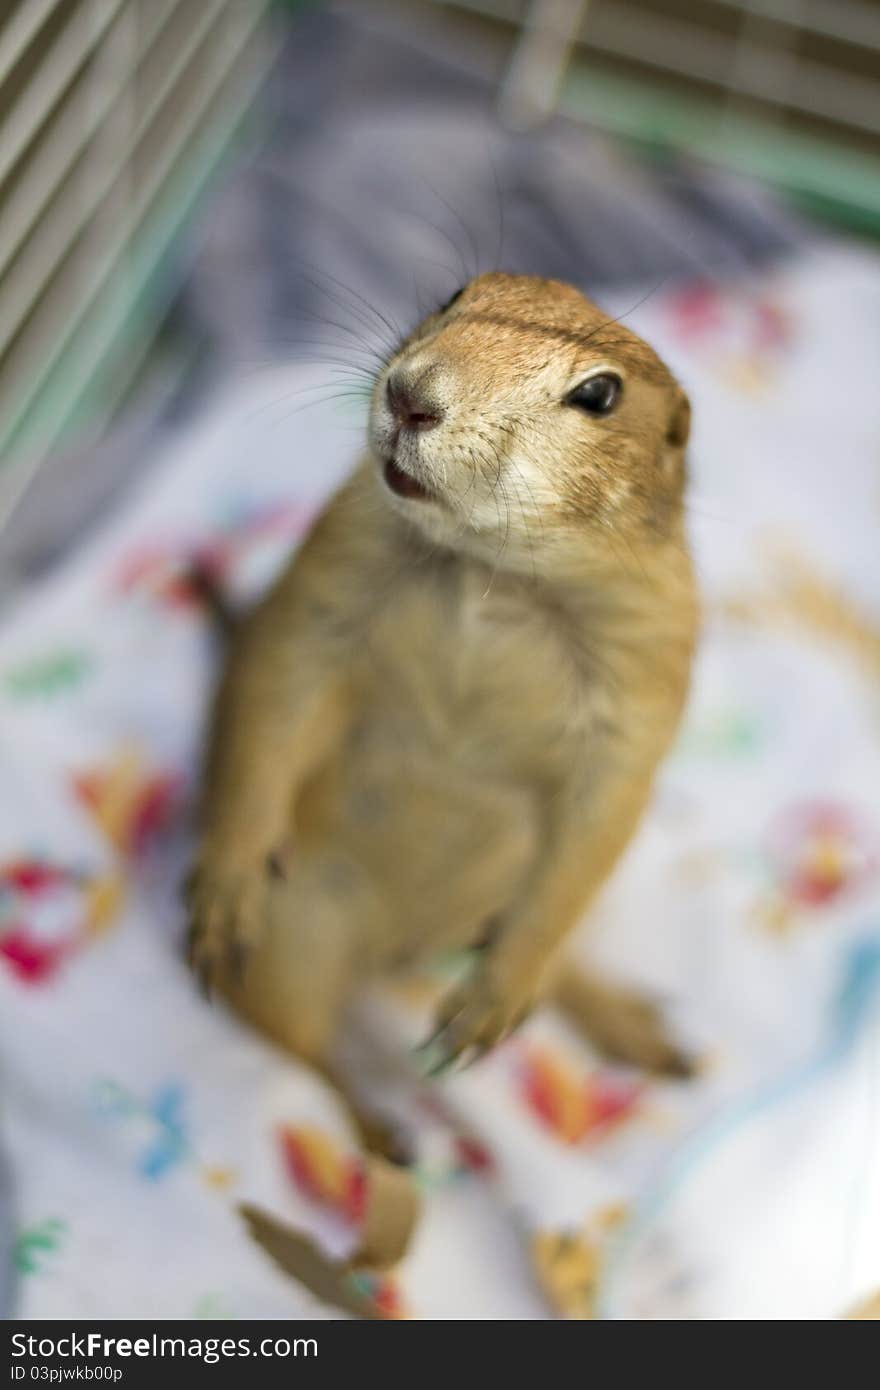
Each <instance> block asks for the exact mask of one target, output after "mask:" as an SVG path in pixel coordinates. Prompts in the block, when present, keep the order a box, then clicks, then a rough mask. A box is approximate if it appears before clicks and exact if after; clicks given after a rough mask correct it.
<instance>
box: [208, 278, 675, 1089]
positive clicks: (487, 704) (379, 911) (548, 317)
mask: <svg viewBox="0 0 880 1390" xmlns="http://www.w3.org/2000/svg"><path fill="white" fill-rule="evenodd" d="M598 367H604V368H607V369H608V370H613V371H615V372H617V373H618V374H619V375H620V376H621V378H622V379H623V383H624V384H623V392H622V396H621V400H620V403H619V405H618V407H617V409H616V410H615V411H614V413H612V414H611V415H609V416H607V417H598V418H597V417H592V416H589V415H586V414H584V413H583V412H582V411H580V410H578V409H575V408H573V407H572V406H570V405H568V404H565V397H566V395H567V393H568V392H569V391H570V390H571V389H572V388H573V387H574V386H576V385H577V384H578V383H579V382H580V381H581V380H583V379H584V378H585V377H586V376H588V375H589V374H590V372H591V371H594V370H595V369H596V368H598ZM391 373H394V374H395V380H397V381H399V382H403V383H404V384H405V385H406V387H407V389H409V390H411V391H414V392H416V393H417V394H418V397H419V400H420V401H421V402H422V403H423V405H424V406H425V408H430V409H431V410H432V411H435V412H436V413H438V414H441V413H442V417H443V418H442V420H441V422H440V423H439V425H437V426H436V427H435V428H432V429H430V430H427V431H424V430H423V431H415V430H402V431H398V429H397V425H396V423H395V420H394V418H393V416H392V414H391V411H390V410H389V406H388V402H387V399H386V383H387V379H388V376H389V374H391ZM688 418H689V412H688V405H687V399H686V397H685V396H684V393H683V392H682V390H681V388H680V387H679V386H678V385H677V383H676V382H675V380H674V379H673V377H672V376H671V374H670V373H669V371H668V370H667V369H666V367H665V366H664V365H663V364H662V362H660V360H659V359H658V358H657V356H656V355H655V354H654V353H653V352H652V350H651V349H650V348H649V347H648V346H647V344H645V343H644V342H642V341H641V339H639V338H638V337H636V335H635V334H633V333H632V332H630V331H629V330H628V329H627V328H625V327H624V326H623V325H622V324H619V323H615V322H613V321H609V320H608V319H607V318H606V317H605V316H604V315H602V314H601V313H600V311H599V310H598V309H596V308H595V307H594V306H593V305H592V304H590V303H589V301H587V300H586V299H584V297H583V296H582V295H581V294H580V293H579V292H578V291H577V290H575V289H573V288H572V287H570V286H567V285H562V284H559V283H557V282H555V281H548V280H538V279H533V278H530V277H516V276H508V275H501V274H492V275H485V276H482V277H481V278H479V279H478V280H476V281H474V282H473V283H472V284H471V285H469V286H468V287H467V288H466V290H465V291H464V293H463V294H462V295H461V297H460V298H459V299H458V300H457V301H456V303H455V304H454V305H453V306H452V307H450V308H449V309H448V311H446V312H443V313H440V314H437V315H433V316H431V317H430V318H429V319H427V320H426V322H425V323H424V324H423V325H422V326H421V327H420V328H419V329H418V331H417V332H416V333H415V334H414V335H413V336H412V337H411V338H410V339H409V341H408V342H407V343H405V344H404V346H403V347H402V348H401V349H400V351H399V353H398V354H397V355H396V356H395V357H394V358H393V360H392V361H391V362H390V363H389V365H388V367H387V368H386V369H385V370H384V371H383V372H382V373H381V374H380V376H379V379H378V381H377V383H376V389H375V394H374V400H373V408H372V415H371V423H370V452H369V454H368V455H367V457H366V458H365V459H364V461H363V463H362V464H361V466H360V467H359V469H358V470H357V472H356V473H355V475H354V476H353V478H352V479H351V481H350V482H349V483H348V485H347V486H345V487H344V488H343V489H342V491H341V492H340V493H339V494H338V495H337V497H336V498H335V499H334V500H333V502H332V503H331V505H330V506H329V508H328V509H327V511H326V512H325V514H324V515H323V517H322V518H321V520H320V521H319V522H318V524H317V526H316V527H315V529H314V531H313V533H312V535H311V536H310V537H309V539H308V541H307V542H306V544H305V545H304V547H303V549H302V550H301V551H300V553H299V554H298V555H297V556H296V558H295V560H294V562H293V563H292V565H291V566H290V568H289V569H288V570H287V572H286V573H285V574H284V575H283V577H282V578H281V580H280V581H279V583H278V584H277V585H276V587H275V588H274V590H273V591H272V592H271V593H270V595H269V596H268V598H267V599H266V600H265V601H264V602H263V604H262V605H261V606H260V607H259V609H258V610H257V611H256V612H255V613H254V614H253V616H252V617H251V618H250V619H249V620H248V621H247V623H246V624H245V626H244V629H243V631H242V632H241V633H240V634H239V636H238V638H237V640H236V641H235V643H234V646H233V650H232V653H231V656H230V659H229V662H228V666H227V669H226V673H225V676H224V679H223V683H222V687H221V691H220V694H219V698H218V702H217V709H216V717H215V721H214V731H213V738H212V745H211V754H210V760H209V771H208V776H207V783H206V797H205V815H204V829H203V837H202V842H201V847H200V850H199V854H198V860H197V865H196V872H195V878H194V888H193V899H192V902H193V907H192V912H193V935H192V953H193V957H194V959H195V961H196V963H197V965H198V966H199V968H200V969H202V970H203V971H204V972H206V973H207V974H209V975H210V976H212V977H213V978H215V979H216V980H218V981H219V982H220V984H221V985H222V986H223V987H224V988H225V990H226V991H227V992H228V993H229V994H230V995H231V997H232V998H233V1000H234V1002H235V1003H236V1004H237V1005H238V1006H239V1007H240V1008H241V1009H242V1011H243V1012H244V1013H245V1014H246V1015H248V1016H249V1017H251V1018H252V1019H253V1020H254V1021H256V1022H257V1023H258V1025H259V1026H261V1027H262V1028H263V1029H264V1030H266V1031H267V1032H269V1033H270V1034H271V1035H272V1036H273V1037H275V1038H276V1039H278V1040H279V1041H281V1042H282V1043H283V1044H285V1045H286V1046H288V1047H291V1048H293V1049H294V1050H295V1051H296V1052H297V1053H299V1054H301V1055H304V1056H306V1057H309V1058H312V1059H314V1060H317V1061H321V1060H323V1059H325V1058H326V1057H327V1054H328V1050H329V1048H330V1045H331V1042H332V1039H333V1035H334V1032H335V1029H336V1024H337V1019H338V1015H339V1011H340V1009H341V1007H342V1005H343V1003H344V1001H345V999H346V997H347V995H348V994H349V991H350V989H351V987H352V986H353V984H354V983H355V982H356V981H357V980H358V979H360V978H361V977H362V976H363V974H364V973H365V972H373V971H379V972H382V971H388V970H390V969H393V968H395V967H396V966H397V965H399V964H400V963H401V962H403V961H407V962H408V961H410V960H412V959H413V958H417V957H420V956H423V955H425V954H427V953H430V952H434V951H436V950H438V949H439V948H445V947H448V946H450V945H454V944H473V943H475V942H481V941H484V940H486V939H488V944H487V945H486V947H485V949H484V951H483V952H482V955H481V960H480V964H479V967H478V968H477V969H476V970H475V971H474V973H473V975H472V976H471V977H470V978H469V979H468V980H467V981H466V982H465V984H464V985H463V986H462V987H461V988H460V989H459V990H457V991H456V992H455V993H454V994H453V996H452V997H451V998H450V999H449V1000H447V1002H446V1005H445V1007H444V1009H443V1012H442V1020H441V1022H442V1024H443V1025H444V1028H445V1031H444V1034H443V1044H444V1047H445V1049H446V1051H447V1052H448V1053H449V1054H450V1055H458V1054H460V1053H462V1052H463V1051H464V1050H466V1049H468V1048H471V1047H476V1048H477V1049H482V1048H485V1047H488V1046H491V1045H493V1044H494V1043H495V1042H497V1041H498V1040H499V1039H500V1038H501V1037H503V1036H504V1035H505V1034H506V1033H507V1032H508V1031H509V1030H510V1029H511V1028H513V1027H514V1026H515V1025H516V1023H517V1022H518V1021H519V1020H520V1019H521V1018H522V1017H523V1015H524V1014H525V1012H526V1011H527V1010H528V1008H529V1007H530V1005H531V1004H532V1003H533V1001H534V1000H535V998H536V997H537V996H538V995H539V993H540V992H541V990H542V989H543V988H545V987H546V986H547V983H548V981H549V978H550V971H551V967H552V965H553V962H554V961H555V959H556V956H557V948H558V947H559V946H560V945H561V943H562V942H563V941H564V939H565V937H566V936H567V934H568V933H569V931H570V930H571V928H572V927H573V926H574V925H575V923H576V922H577V920H578V919H579V918H580V917H581V916H582V914H583V913H584V910H585V909H586V907H587V906H588V904H589V903H590V901H591V899H592V898H593V896H594V894H595V893H596V891H597V889H598V888H599V887H600V886H601V885H602V883H603V882H604V881H605V879H606V878H607V876H608V874H609V873H610V871H611V869H612V868H613V866H614V864H615V862H616V860H617V858H618V856H619V855H620V853H621V851H622V850H623V848H624V847H625V845H626V844H627V842H628V841H629V839H630V837H631V836H632V833H633V830H634V829H635V826H636V824H637V822H638V820H639V817H640V816H641V814H642V811H643V809H644V806H645V803H646V801H647V798H648V795H649V792H650V788H651V783H652V779H653V776H654V772H655V769H656V767H657V763H658V761H659V759H660V758H661V757H662V755H663V753H664V752H665V750H666V748H667V746H668V744H669V741H670V739H671V737H672V735H673V732H674V730H675V727H676V724H677V721H678V718H679V714H680V711H681V707H682V703H683V700H684V697H685V693H686V689H687V683H688V674H689V669H690V663H691V655H692V649H693V643H694V634H695V627H696V616H697V608H696V602H695V597H694V588H693V582H692V575H691V566H690V560H689V555H688V549H687V544H686V541H685V535H684V527H683V509H682V492H683V486H684V474H685V469H684V446H685V443H686V439H687V429H688ZM391 456H393V457H394V459H395V461H396V463H397V466H398V467H399V468H401V469H402V470H404V471H405V472H408V473H409V474H410V475H411V476H412V477H414V478H416V479H418V480H419V482H420V483H422V484H423V485H425V486H426V487H427V488H429V489H430V494H431V495H430V496H429V498H428V499H425V498H416V499H410V498H404V497H401V496H398V495H397V494H395V493H393V492H391V491H390V490H389V488H388V487H387V486H386V484H385V482H384V481H383V475H382V461H383V459H387V458H389V457H391ZM273 857H274V860H273ZM279 858H280V859H281V861H283V863H284V864H286V870H285V872H284V874H283V875H281V874H280V873H279V872H278V871H277V868H276V871H275V872H274V873H272V872H270V870H269V867H268V866H269V865H270V863H272V862H275V863H276V865H277V863H278V862H279ZM243 953H247V955H248V956H249V961H248V967H247V970H246V971H245V972H244V975H243V977H242V979H241V982H240V983H237V982H236V977H235V972H234V970H233V969H232V968H231V963H232V964H234V962H235V959H236V958H237V957H238V956H240V955H241V954H243ZM575 993H576V992H575ZM568 994H569V996H570V995H571V991H568ZM590 997H592V998H593V999H594V1000H596V999H598V998H600V995H599V993H598V992H597V991H596V990H594V992H593V995H592V996H590V994H589V991H587V993H586V994H584V992H583V991H581V993H580V994H579V995H578V1001H579V1004H580V1005H583V1003H584V1000H585V999H586V1000H589V998H590ZM601 997H602V998H603V999H604V1000H605V1003H606V1004H607V1001H608V999H609V998H610V997H611V996H610V995H609V994H608V993H607V992H606V993H605V994H604V995H602V996H601ZM587 1012H589V1009H588V1010H587ZM607 1013H608V1009H607V1007H606V1008H605V1010H604V1015H605V1016H603V1019H602V1022H601V1026H600V1027H599V1030H598V1031H600V1032H601V1031H603V1030H604V1031H605V1033H606V1034H608V1033H613V1032H614V1029H613V1028H612V1027H611V1025H610V1023H609V1021H608V1018H607ZM586 1022H587V1026H588V1027H589V1019H587V1020H586ZM643 1025H644V1015H642V1027H643ZM618 1031H619V1030H618ZM637 1031H638V1030H637ZM614 1048H615V1050H616V1051H618V1052H624V1053H625V1052H626V1046H625V1043H624V1042H623V1041H622V1040H621V1038H620V1037H618V1036H616V1035H615V1040H614ZM634 1050H638V1049H637V1047H634ZM643 1051H644V1052H645V1053H646V1055H648V1057H649V1058H650V1057H651V1056H654V1057H656V1056H657V1053H658V1047H657V1041H656V1037H655V1038H654V1039H653V1040H652V1043H651V1046H650V1047H648V1046H644V1047H643ZM660 1051H662V1049H660Z"/></svg>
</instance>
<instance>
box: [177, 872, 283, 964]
mask: <svg viewBox="0 0 880 1390" xmlns="http://www.w3.org/2000/svg"><path fill="white" fill-rule="evenodd" d="M267 886H268V870H267V868H266V866H265V865H263V864H261V863H256V864H238V865H235V864H228V863H226V864H224V863H221V862H219V861H218V860H217V859H215V858H214V857H213V856H207V855H206V856H203V857H202V858H201V859H200V860H199V861H198V863H197V864H196V866H195V869H194V870H193V873H192V875H191V877H190V880H189V883H188V885H187V900H188V905H189V914H190V926H189V942H188V952H189V962H190V965H191V966H192V968H193V970H194V971H195V973H196V975H197V976H198V978H199V979H200V981H201V983H202V985H203V987H204V988H205V990H206V991H207V990H210V989H211V987H212V986H213V985H214V984H216V983H217V980H218V978H220V977H222V976H224V975H228V974H229V973H230V972H231V973H232V974H233V975H234V976H238V975H240V974H241V972H242V969H243V967H244V964H245V961H246V959H247V956H248V953H249V952H250V950H251V949H252V948H253V946H254V945H255V944H256V942H257V940H258V938H259V936H260V934H261V932H262V930H263V926H264V923H265V920H266V893H267Z"/></svg>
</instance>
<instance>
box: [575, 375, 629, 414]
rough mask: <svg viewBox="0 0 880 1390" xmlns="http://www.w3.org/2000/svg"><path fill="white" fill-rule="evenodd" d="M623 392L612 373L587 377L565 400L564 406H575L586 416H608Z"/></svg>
mask: <svg viewBox="0 0 880 1390" xmlns="http://www.w3.org/2000/svg"><path fill="white" fill-rule="evenodd" d="M622 390H623V382H622V381H621V380H620V377H619V376H615V374H614V373H613V372H599V373H598V374H597V375H596V376H588V377H587V379H586V381H582V382H581V384H580V386H576V387H575V388H574V390H573V391H572V392H570V393H569V395H567V396H566V398H565V404H566V405H576V406H577V407H578V409H579V410H585V411H586V412H587V414H588V415H610V414H611V412H612V410H613V409H614V407H615V406H616V405H617V402H618V401H619V400H620V393H621V391H622Z"/></svg>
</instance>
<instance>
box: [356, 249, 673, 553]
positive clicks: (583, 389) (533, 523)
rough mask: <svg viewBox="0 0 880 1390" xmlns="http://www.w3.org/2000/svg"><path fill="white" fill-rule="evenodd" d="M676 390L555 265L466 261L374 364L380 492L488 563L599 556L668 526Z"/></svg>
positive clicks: (650, 539)
mask: <svg viewBox="0 0 880 1390" xmlns="http://www.w3.org/2000/svg"><path fill="white" fill-rule="evenodd" d="M689 421H690V409H689V405H688V400H687V397H686V396H685V394H684V392H683V391H682V389H681V387H680V386H679V385H678V384H677V382H676V381H675V379H674V377H673V376H672V374H671V373H670V372H669V370H668V369H667V368H666V367H665V366H664V364H663V363H662V362H661V361H660V359H659V357H657V355H656V353H654V352H653V351H652V349H651V348H650V347H648V345H647V343H645V342H643V341H642V339H641V338H639V337H637V336H636V334H635V333H633V332H631V330H629V329H628V328H626V327H624V326H623V324H621V323H619V322H615V321H614V320H612V319H609V318H608V316H607V315H605V314H603V313H602V312H601V311H600V310H599V309H597V308H596V306H595V305H594V304H591V303H590V301H589V300H588V299H586V298H585V297H584V296H583V295H582V294H581V293H580V292H579V291H578V290H576V289H574V288H573V286H571V285H565V284H562V283H560V282H559V281H557V280H542V279H538V278H537V277H533V276H527V275H505V274H501V273H498V272H493V273H492V274H488V275H481V276H480V277H479V278H478V279H476V280H473V281H471V283H470V284H469V285H467V286H466V287H465V288H464V289H463V290H460V291H459V293H458V294H456V295H454V296H453V297H452V299H451V300H449V302H448V303H447V304H445V305H444V306H443V308H441V309H439V310H438V311H437V312H436V313H434V314H431V315H430V316H429V317H428V318H427V319H425V321H424V322H423V323H422V324H421V325H420V326H419V328H417V329H416V331H415V332H414V333H413V334H412V336H411V337H410V338H409V339H408V340H407V341H406V342H405V343H404V344H403V346H402V347H401V348H400V349H399V351H398V352H397V353H396V355H395V356H394V357H393V358H392V359H391V361H390V362H389V363H388V365H387V366H386V367H385V368H384V369H383V371H382V372H381V373H380V375H379V378H378V380H377V382H376V385H375V389H374V392H373V400H372V408H371V414H370V445H371V448H372V451H373V453H374V455H375V458H376V462H377V465H378V468H379V469H380V472H381V475H382V479H383V481H384V485H385V489H386V492H387V496H388V498H389V501H390V502H391V504H392V505H393V506H394V507H395V508H397V509H398V510H400V511H402V512H403V513H404V514H406V515H407V516H408V517H409V518H410V519H411V520H412V522H413V523H414V524H415V525H417V526H418V527H419V528H420V529H421V530H422V531H423V532H424V533H425V534H426V535H427V536H429V537H430V538H431V539H432V540H433V541H435V542H438V543H440V544H442V545H448V546H450V547H453V548H456V549H461V550H466V551H468V552H470V553H472V554H476V555H479V556H481V557H483V558H485V559H486V560H489V561H491V562H492V563H494V564H501V565H504V566H509V567H511V568H529V567H531V568H533V569H536V570H539V571H544V572H548V573H549V572H552V571H553V570H554V569H556V568H562V569H565V568H571V567H572V566H574V567H575V568H580V567H582V568H584V569H590V568H593V569H602V568H606V567H609V566H612V565H613V564H615V563H617V564H618V565H619V563H620V557H621V556H622V555H623V556H626V554H627V550H628V549H629V550H630V551H631V550H632V548H633V547H634V546H636V545H639V546H644V545H645V544H656V543H657V542H658V541H662V540H664V539H666V538H670V537H672V538H674V537H675V536H676V535H677V534H678V530H679V526H680V521H681V512H682V492H683V487H684V476H685V468H684V450H685V445H686V443H687V436H688V427H689Z"/></svg>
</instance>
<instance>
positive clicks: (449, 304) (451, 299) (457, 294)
mask: <svg viewBox="0 0 880 1390" xmlns="http://www.w3.org/2000/svg"><path fill="white" fill-rule="evenodd" d="M463 294H464V285H462V287H461V289H460V290H456V291H455V294H453V295H450V297H449V298H448V299H447V301H446V303H445V304H441V305H440V308H439V309H438V310H437V313H438V314H445V313H446V310H447V309H451V308H452V306H453V304H455V303H457V301H458V300H459V299H461V296H462V295H463Z"/></svg>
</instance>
